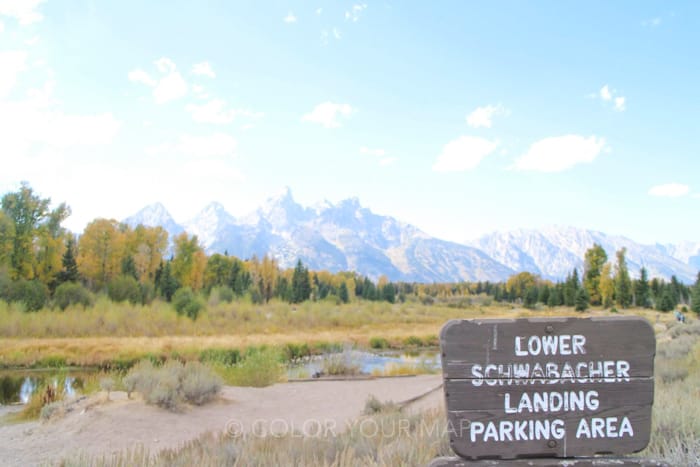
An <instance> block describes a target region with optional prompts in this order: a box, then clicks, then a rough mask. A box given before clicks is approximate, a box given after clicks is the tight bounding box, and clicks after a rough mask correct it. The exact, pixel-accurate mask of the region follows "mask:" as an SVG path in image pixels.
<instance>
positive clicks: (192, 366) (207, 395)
mask: <svg viewBox="0 0 700 467" xmlns="http://www.w3.org/2000/svg"><path fill="white" fill-rule="evenodd" d="M181 384H182V394H183V396H184V398H185V400H186V401H187V402H189V403H191V404H195V405H202V404H206V403H207V402H209V401H210V400H212V399H214V398H215V397H216V395H217V394H218V393H219V391H221V379H220V378H219V377H218V376H216V375H214V374H213V373H212V371H211V370H210V369H209V368H207V367H206V366H204V365H202V364H201V363H199V362H187V363H186V364H185V367H184V368H183V372H182V382H181Z"/></svg>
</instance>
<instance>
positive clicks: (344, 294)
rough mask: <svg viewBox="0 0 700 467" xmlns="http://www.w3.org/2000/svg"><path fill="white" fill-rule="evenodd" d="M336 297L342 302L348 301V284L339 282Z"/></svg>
mask: <svg viewBox="0 0 700 467" xmlns="http://www.w3.org/2000/svg"><path fill="white" fill-rule="evenodd" d="M338 298H340V301H341V302H343V303H348V302H349V301H350V294H349V292H348V286H347V285H345V282H341V283H340V287H339V288H338Z"/></svg>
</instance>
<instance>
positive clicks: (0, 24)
mask: <svg viewBox="0 0 700 467" xmlns="http://www.w3.org/2000/svg"><path fill="white" fill-rule="evenodd" d="M4 30H5V25H4V24H3V22H2V21H0V32H3V31H4Z"/></svg>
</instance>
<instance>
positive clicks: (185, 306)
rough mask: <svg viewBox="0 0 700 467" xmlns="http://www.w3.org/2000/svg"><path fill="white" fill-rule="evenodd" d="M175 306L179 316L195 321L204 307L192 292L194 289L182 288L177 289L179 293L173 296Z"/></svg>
mask: <svg viewBox="0 0 700 467" xmlns="http://www.w3.org/2000/svg"><path fill="white" fill-rule="evenodd" d="M173 306H174V307H175V311H177V314H179V315H186V316H187V317H188V318H191V319H193V320H195V319H197V316H198V315H199V312H200V311H201V309H202V308H203V306H204V305H203V304H202V302H201V301H200V300H199V298H197V296H196V295H195V293H194V292H192V289H190V288H189V287H182V288H180V289H177V292H175V295H173Z"/></svg>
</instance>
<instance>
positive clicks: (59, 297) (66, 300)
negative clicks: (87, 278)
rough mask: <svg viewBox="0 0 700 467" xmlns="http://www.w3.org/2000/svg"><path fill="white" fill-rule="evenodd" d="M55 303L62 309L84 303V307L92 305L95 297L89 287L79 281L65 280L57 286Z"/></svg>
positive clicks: (54, 297) (54, 295) (54, 296)
mask: <svg viewBox="0 0 700 467" xmlns="http://www.w3.org/2000/svg"><path fill="white" fill-rule="evenodd" d="M53 303H54V305H56V306H57V307H59V308H60V309H61V310H65V309H66V308H68V307H69V306H71V305H82V307H83V308H87V307H89V306H92V304H93V303H94V299H93V297H92V294H91V293H90V291H89V290H88V289H86V288H85V287H83V286H82V285H81V284H78V283H77V282H64V283H63V284H61V285H59V286H58V287H57V288H56V291H55V292H54V294H53Z"/></svg>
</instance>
